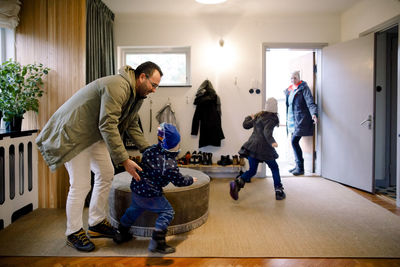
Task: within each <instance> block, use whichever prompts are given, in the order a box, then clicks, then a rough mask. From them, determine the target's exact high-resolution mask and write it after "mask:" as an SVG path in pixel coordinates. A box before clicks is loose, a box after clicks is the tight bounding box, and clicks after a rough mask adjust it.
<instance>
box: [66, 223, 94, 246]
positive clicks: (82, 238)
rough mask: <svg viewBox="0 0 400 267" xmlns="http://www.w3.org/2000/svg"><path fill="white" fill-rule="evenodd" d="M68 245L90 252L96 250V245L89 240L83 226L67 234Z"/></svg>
mask: <svg viewBox="0 0 400 267" xmlns="http://www.w3.org/2000/svg"><path fill="white" fill-rule="evenodd" d="M67 245H68V246H71V247H73V248H76V249H77V250H79V251H85V252H89V251H92V250H94V248H95V246H94V244H93V243H92V241H90V240H89V238H88V237H87V235H86V233H85V231H84V230H83V228H81V229H80V230H79V231H77V232H75V233H73V234H70V235H69V236H67Z"/></svg>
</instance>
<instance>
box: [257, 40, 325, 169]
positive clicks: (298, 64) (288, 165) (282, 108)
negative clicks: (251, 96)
mask: <svg viewBox="0 0 400 267" xmlns="http://www.w3.org/2000/svg"><path fill="white" fill-rule="evenodd" d="M264 53H265V68H264V71H265V73H264V75H265V83H264V84H265V88H264V90H265V92H264V97H265V100H264V102H265V101H266V99H268V98H269V97H274V98H276V99H277V101H278V115H279V121H280V123H279V127H278V128H275V130H274V138H275V140H276V141H277V143H278V147H277V152H278V154H279V158H278V159H277V162H278V165H279V170H280V174H281V176H292V174H291V173H289V171H288V170H289V169H292V168H293V167H294V166H295V160H294V154H293V148H292V145H291V135H290V133H289V134H288V133H287V130H286V97H285V94H284V91H285V89H286V88H288V87H289V85H290V84H291V80H290V78H291V74H292V73H293V72H294V71H300V79H301V80H302V81H305V82H307V84H308V86H309V88H310V90H311V92H312V94H313V97H314V102H315V103H317V101H316V94H315V92H316V90H315V87H316V86H315V85H316V77H315V65H316V54H317V53H316V52H315V49H295V48H291V49H288V48H265V51H264ZM264 102H263V103H264ZM315 139H316V131H315V133H314V136H303V137H302V138H301V139H300V147H301V149H302V151H303V157H304V168H305V175H311V174H313V173H315V155H316V153H315V147H316V145H315V144H316V142H315ZM262 171H264V170H262ZM264 173H266V175H267V176H271V173H270V170H269V168H265V172H264Z"/></svg>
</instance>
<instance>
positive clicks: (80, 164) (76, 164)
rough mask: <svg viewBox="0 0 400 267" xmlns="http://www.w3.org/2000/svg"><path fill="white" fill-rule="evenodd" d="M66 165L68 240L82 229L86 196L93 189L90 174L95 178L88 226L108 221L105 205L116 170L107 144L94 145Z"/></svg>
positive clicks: (101, 142) (100, 142)
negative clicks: (67, 175)
mask: <svg viewBox="0 0 400 267" xmlns="http://www.w3.org/2000/svg"><path fill="white" fill-rule="evenodd" d="M64 165H65V167H66V169H67V171H68V174H69V183H70V187H69V192H68V198H67V206H66V213H67V230H66V232H65V234H66V235H67V236H68V235H70V234H72V233H75V232H77V231H79V230H80V229H81V228H83V222H82V212H83V207H84V205H85V199H86V196H87V194H88V193H89V191H90V188H91V173H90V171H93V173H94V175H95V176H94V185H93V192H92V197H91V199H90V206H89V221H88V223H89V225H90V226H93V225H96V224H98V223H100V222H101V221H102V220H104V219H105V218H107V212H106V205H107V203H108V195H109V193H110V188H111V182H112V179H113V178H114V166H113V164H112V162H111V158H110V154H109V153H108V150H107V147H106V144H105V143H104V141H99V142H97V143H94V144H93V145H91V146H90V147H88V148H86V149H85V150H83V151H82V152H81V153H79V154H78V155H77V156H75V157H74V158H73V159H71V160H70V161H68V162H66V163H65V164H64Z"/></svg>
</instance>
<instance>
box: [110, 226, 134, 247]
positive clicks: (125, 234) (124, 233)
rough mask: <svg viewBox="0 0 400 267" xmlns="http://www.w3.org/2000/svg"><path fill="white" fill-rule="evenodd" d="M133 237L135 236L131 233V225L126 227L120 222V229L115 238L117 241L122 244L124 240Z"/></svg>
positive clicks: (126, 240)
mask: <svg viewBox="0 0 400 267" xmlns="http://www.w3.org/2000/svg"><path fill="white" fill-rule="evenodd" d="M132 238H133V237H132V235H131V234H130V233H129V227H125V226H123V225H122V224H120V225H119V226H118V230H117V231H116V233H115V236H114V238H113V240H114V242H115V243H117V244H121V243H124V242H128V241H129V240H131V239H132Z"/></svg>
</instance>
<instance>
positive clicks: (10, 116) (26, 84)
mask: <svg viewBox="0 0 400 267" xmlns="http://www.w3.org/2000/svg"><path fill="white" fill-rule="evenodd" d="M49 70H50V69H49V68H47V67H44V66H43V64H41V63H38V64H36V63H35V64H27V65H21V64H20V63H19V62H17V61H12V60H9V61H5V62H4V63H2V64H1V66H0V90H1V92H0V110H1V111H2V113H3V120H4V121H5V124H6V130H7V131H20V130H21V123H22V119H23V115H24V113H25V112H27V111H29V110H33V111H35V112H38V111H39V98H40V97H41V96H42V95H43V93H44V91H43V90H42V88H41V87H42V85H43V78H44V77H45V76H46V75H47V74H48V72H49Z"/></svg>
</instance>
